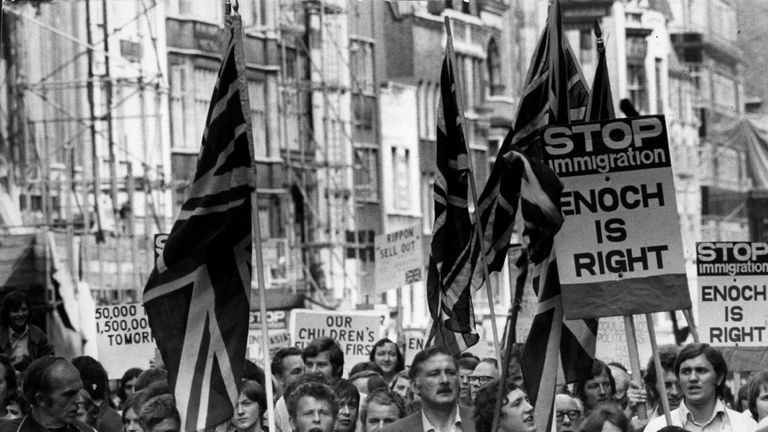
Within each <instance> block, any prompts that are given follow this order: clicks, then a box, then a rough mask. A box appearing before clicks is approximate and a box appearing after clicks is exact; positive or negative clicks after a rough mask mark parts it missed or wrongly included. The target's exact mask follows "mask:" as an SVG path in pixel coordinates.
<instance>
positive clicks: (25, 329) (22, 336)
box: [8, 325, 29, 340]
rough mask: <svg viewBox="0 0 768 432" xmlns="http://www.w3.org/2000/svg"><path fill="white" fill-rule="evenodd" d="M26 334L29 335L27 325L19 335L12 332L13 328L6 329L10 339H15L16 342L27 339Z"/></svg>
mask: <svg viewBox="0 0 768 432" xmlns="http://www.w3.org/2000/svg"><path fill="white" fill-rule="evenodd" d="M28 334H29V326H28V325H27V326H24V330H22V332H21V333H16V332H15V331H13V328H11V327H8V335H9V336H10V337H11V339H16V340H20V339H24V338H25V337H27V335H28Z"/></svg>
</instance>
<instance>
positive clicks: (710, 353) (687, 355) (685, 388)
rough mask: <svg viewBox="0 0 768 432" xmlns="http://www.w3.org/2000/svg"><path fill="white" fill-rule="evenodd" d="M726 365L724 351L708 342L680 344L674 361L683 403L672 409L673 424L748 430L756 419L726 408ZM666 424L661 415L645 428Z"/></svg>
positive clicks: (648, 431) (706, 431)
mask: <svg viewBox="0 0 768 432" xmlns="http://www.w3.org/2000/svg"><path fill="white" fill-rule="evenodd" d="M727 374H728V366H727V365H726V364H725V359H724V358H723V355H722V354H721V353H720V351H718V350H717V349H715V348H712V347H711V346H709V345H707V344H702V343H698V344H691V345H688V346H687V347H685V348H683V350H682V351H680V354H678V356H677V360H676V361H675V375H677V379H678V382H679V383H680V388H681V390H682V392H683V403H682V404H680V406H679V407H678V408H677V409H676V410H674V411H672V424H673V425H674V426H680V427H683V428H685V429H688V430H695V431H701V432H710V431H718V432H751V431H754V430H755V429H756V428H757V423H756V422H755V421H754V420H753V419H752V418H751V417H750V416H749V415H748V414H744V413H740V412H737V411H733V410H731V409H729V408H726V406H725V404H724V403H723V401H722V400H721V398H722V397H723V396H724V394H725V377H726V375H727ZM664 426H666V420H665V419H664V417H657V418H655V419H653V420H651V422H650V423H648V426H647V427H646V428H645V432H658V431H659V430H660V429H661V428H662V427H664Z"/></svg>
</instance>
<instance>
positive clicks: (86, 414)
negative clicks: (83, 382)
mask: <svg viewBox="0 0 768 432" xmlns="http://www.w3.org/2000/svg"><path fill="white" fill-rule="evenodd" d="M84 392H85V390H81V392H80V398H79V399H78V402H77V417H76V420H77V421H79V422H81V423H85V424H87V425H91V426H94V425H96V421H97V420H98V415H99V408H98V407H97V406H96V405H94V403H93V401H92V400H91V399H90V398H89V397H87V396H86V395H84V394H83V393H84Z"/></svg>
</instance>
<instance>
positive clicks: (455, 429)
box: [421, 406, 462, 432]
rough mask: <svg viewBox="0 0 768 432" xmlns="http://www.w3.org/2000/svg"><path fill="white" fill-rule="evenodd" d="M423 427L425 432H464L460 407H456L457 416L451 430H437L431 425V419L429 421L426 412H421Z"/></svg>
mask: <svg viewBox="0 0 768 432" xmlns="http://www.w3.org/2000/svg"><path fill="white" fill-rule="evenodd" d="M421 425H422V427H423V431H424V432H462V430H461V414H459V407H458V406H456V416H455V417H454V418H453V421H452V422H451V429H450V430H447V431H445V430H439V429H437V428H436V427H435V426H434V425H432V423H430V421H429V419H427V416H426V415H425V414H424V410H423V409H422V410H421Z"/></svg>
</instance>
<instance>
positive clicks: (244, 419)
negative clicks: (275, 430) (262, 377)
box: [232, 380, 267, 432]
mask: <svg viewBox="0 0 768 432" xmlns="http://www.w3.org/2000/svg"><path fill="white" fill-rule="evenodd" d="M266 407H267V395H266V393H265V392H264V388H263V387H262V386H261V385H260V384H259V383H258V382H256V381H254V380H243V381H242V383H241V384H240V393H239V394H238V396H237V405H236V406H235V415H234V416H232V425H233V426H234V428H235V429H236V430H237V432H261V431H262V429H263V427H262V424H261V418H262V415H263V414H264V410H265V409H266Z"/></svg>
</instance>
